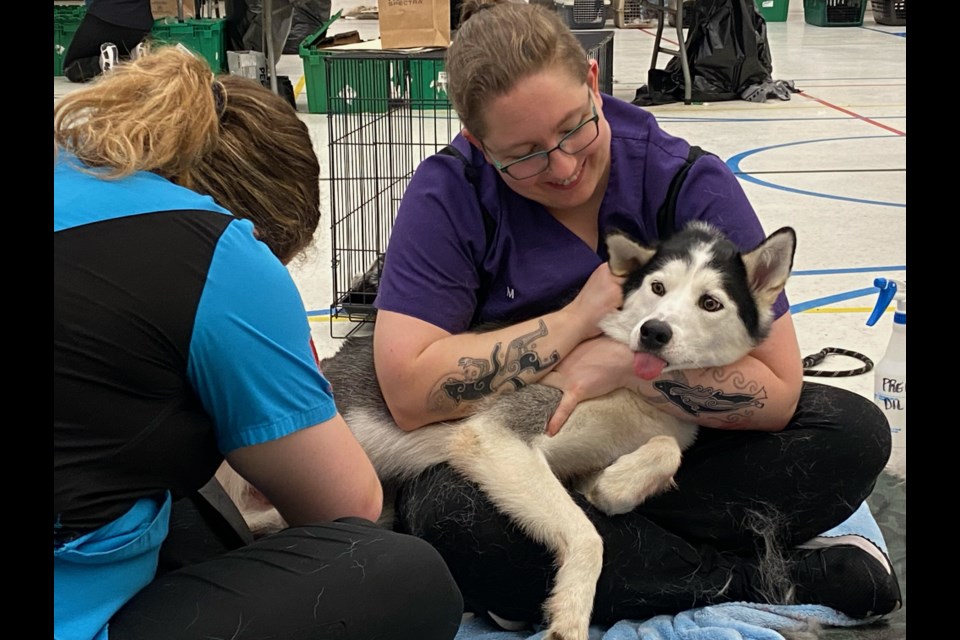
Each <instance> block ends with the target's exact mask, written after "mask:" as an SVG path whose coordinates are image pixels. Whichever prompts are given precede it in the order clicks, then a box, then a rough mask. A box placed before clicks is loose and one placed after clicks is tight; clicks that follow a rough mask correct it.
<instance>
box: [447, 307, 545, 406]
mask: <svg viewBox="0 0 960 640" xmlns="http://www.w3.org/2000/svg"><path fill="white" fill-rule="evenodd" d="M547 333H548V330H547V325H546V324H545V323H544V322H543V320H541V321H540V322H539V325H538V327H537V328H536V329H535V330H533V331H531V332H530V333H527V334H524V335H522V336H519V337H518V338H515V339H513V340H511V341H510V343H509V344H508V345H507V348H506V351H504V350H503V343H500V342H498V343H496V344H495V345H494V346H493V351H492V352H491V354H490V359H489V360H484V359H482V358H467V357H464V358H460V360H459V361H458V362H457V364H458V365H459V366H460V368H461V369H462V372H463V373H462V375H461V376H451V377H449V378H447V379H446V380H445V381H443V382H442V383H441V388H442V390H443V394H444V396H445V397H447V398H450V399H451V400H453V401H454V402H455V403H456V404H458V405H459V404H460V403H461V402H464V401H472V400H479V399H481V398H483V397H485V396H488V395H490V394H492V393H496V392H497V391H498V390H499V389H500V388H501V387H502V386H503V385H510V386H511V387H512V388H513V389H514V390H516V389H519V388H520V387H523V386H524V385H525V384H526V382H525V381H524V380H523V378H521V377H520V376H521V374H523V373H525V372H532V373H538V372H540V371H543V370H544V369H547V368H549V367H552V366H553V365H555V364H556V363H557V362H559V360H560V354H559V353H557V352H556V351H553V352H552V353H551V354H550V355H549V356H547V357H546V358H544V357H542V356H541V355H540V354H539V353H537V351H536V346H537V344H536V341H537V339H538V338H543V337H545V336H546V335H547Z"/></svg>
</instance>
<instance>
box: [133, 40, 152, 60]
mask: <svg viewBox="0 0 960 640" xmlns="http://www.w3.org/2000/svg"><path fill="white" fill-rule="evenodd" d="M148 51H149V48H148V47H147V44H146V42H138V43H137V46H135V47H134V48H133V49H131V50H130V59H131V60H139V59H140V58H142V57H143V56H145V55H147V52H148Z"/></svg>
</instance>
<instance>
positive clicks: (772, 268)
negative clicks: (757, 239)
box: [742, 227, 797, 308]
mask: <svg viewBox="0 0 960 640" xmlns="http://www.w3.org/2000/svg"><path fill="white" fill-rule="evenodd" d="M796 248H797V234H796V232H795V231H794V230H793V229H792V228H790V227H783V228H781V229H777V230H776V231H774V232H773V233H772V234H770V235H769V236H768V237H767V239H766V240H764V241H763V242H762V243H760V246H759V247H757V248H756V249H754V250H753V251H750V252H749V253H744V254H743V256H742V257H743V264H744V266H745V267H746V268H747V280H748V282H749V283H750V290H751V291H752V292H753V295H754V297H755V298H756V299H757V302H758V303H759V304H760V305H761V308H763V307H768V306H771V305H773V303H774V301H775V300H776V299H777V296H778V295H780V292H781V291H783V288H784V287H785V286H786V285H787V279H788V278H789V277H790V271H791V270H792V269H793V254H794V252H795V251H796Z"/></svg>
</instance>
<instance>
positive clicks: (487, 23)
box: [444, 0, 589, 139]
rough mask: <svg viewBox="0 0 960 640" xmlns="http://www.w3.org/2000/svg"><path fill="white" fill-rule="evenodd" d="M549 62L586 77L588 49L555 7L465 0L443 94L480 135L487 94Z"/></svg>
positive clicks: (496, 92) (490, 96) (448, 59)
mask: <svg viewBox="0 0 960 640" xmlns="http://www.w3.org/2000/svg"><path fill="white" fill-rule="evenodd" d="M548 67H555V68H557V69H562V70H565V71H566V72H568V73H570V74H571V76H572V77H573V78H574V79H576V80H580V81H582V82H586V81H587V69H588V67H589V62H588V60H587V53H586V51H585V50H584V48H583V46H582V45H581V44H580V41H579V40H577V38H576V36H575V35H573V33H572V32H571V31H570V29H569V28H567V25H566V24H565V23H564V22H563V20H562V19H561V18H560V16H559V15H558V14H557V13H556V12H554V11H550V10H548V9H547V8H545V7H543V6H541V5H538V4H526V3H522V2H511V1H510V0H464V3H463V5H462V6H461V11H460V26H459V28H458V29H457V31H456V34H455V35H454V38H453V41H452V42H451V44H450V48H449V49H447V53H446V58H445V61H444V69H445V71H446V73H447V83H448V84H447V95H449V97H450V101H451V103H452V104H453V107H454V109H455V110H456V112H457V115H458V116H460V120H461V121H462V122H463V124H464V126H466V128H467V130H469V131H470V132H471V133H472V134H473V135H475V136H476V137H477V138H481V139H482V138H483V136H484V133H485V130H486V123H485V122H484V119H483V112H484V107H485V106H486V104H487V103H488V102H489V101H490V100H491V99H493V98H496V97H499V96H501V95H503V94H505V93H508V92H509V91H510V90H511V89H512V88H513V87H514V86H516V84H517V83H518V82H520V81H521V80H523V79H524V78H526V77H528V76H530V75H533V74H535V73H538V72H540V71H543V70H544V69H547V68H548Z"/></svg>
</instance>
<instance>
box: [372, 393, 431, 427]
mask: <svg viewBox="0 0 960 640" xmlns="http://www.w3.org/2000/svg"><path fill="white" fill-rule="evenodd" d="M413 395H414V394H410V393H406V394H404V393H402V392H400V393H389V392H387V391H384V394H383V400H384V403H385V404H386V405H387V410H388V411H389V412H390V417H391V418H392V419H393V422H394V423H395V424H396V425H397V426H398V427H399V428H400V429H401V430H403V431H406V432H410V431H415V430H417V429H419V428H420V427H422V426H424V425H426V424H429V422H430V421H429V420H427V419H425V418H424V414H425V412H426V408H425V407H424V406H422V405H420V404H417V403H414V402H413V401H412V400H413V398H412V396H413Z"/></svg>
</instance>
